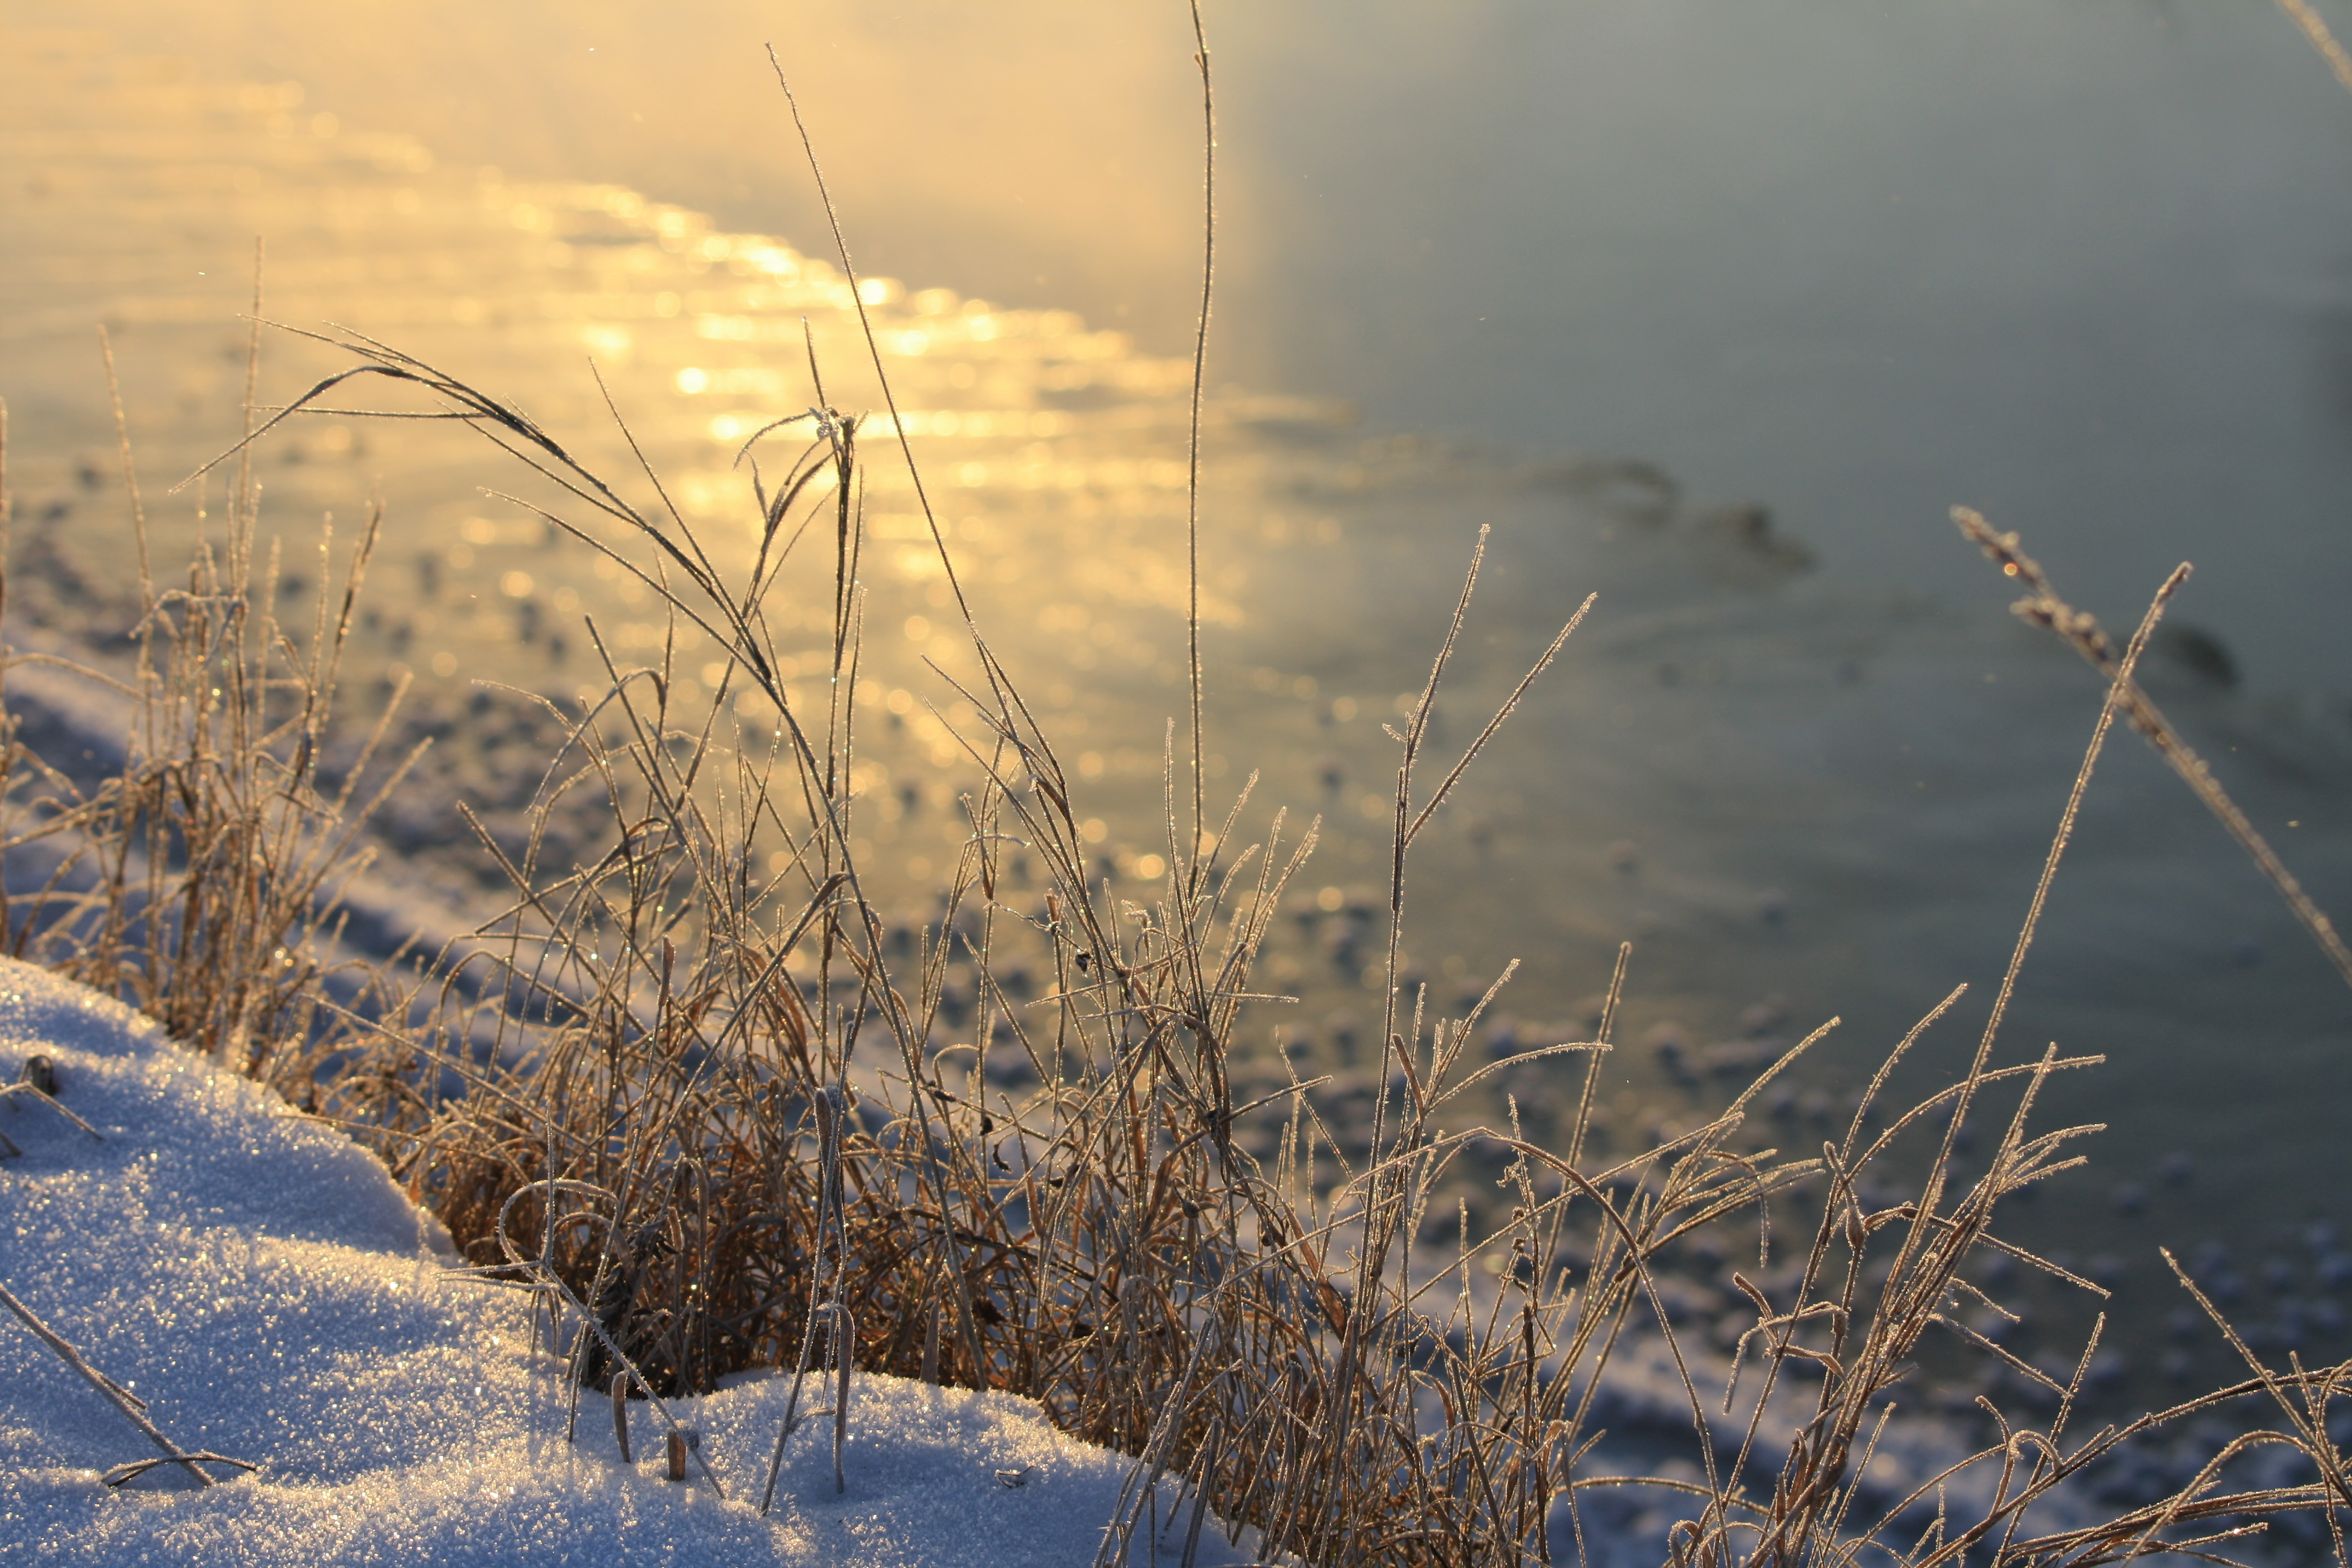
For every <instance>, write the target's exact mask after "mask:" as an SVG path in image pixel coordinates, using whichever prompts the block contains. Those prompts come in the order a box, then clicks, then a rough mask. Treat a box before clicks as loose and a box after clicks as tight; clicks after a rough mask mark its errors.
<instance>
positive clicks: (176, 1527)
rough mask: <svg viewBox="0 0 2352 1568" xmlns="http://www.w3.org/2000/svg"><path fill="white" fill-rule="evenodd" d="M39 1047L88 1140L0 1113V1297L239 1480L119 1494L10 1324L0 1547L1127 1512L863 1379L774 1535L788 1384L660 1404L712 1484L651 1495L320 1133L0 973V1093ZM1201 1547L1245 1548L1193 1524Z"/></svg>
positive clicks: (249, 1553) (75, 1406)
mask: <svg viewBox="0 0 2352 1568" xmlns="http://www.w3.org/2000/svg"><path fill="white" fill-rule="evenodd" d="M36 1053H38V1054H41V1055H45V1056H47V1057H48V1058H50V1059H51V1060H52V1061H53V1062H54V1063H55V1064H56V1067H57V1069H58V1078H59V1085H60V1087H59V1095H58V1098H59V1101H60V1103H62V1104H64V1105H66V1106H68V1107H69V1108H70V1109H72V1110H74V1111H75V1112H76V1113H77V1114H78V1115H79V1116H81V1117H83V1118H86V1119H87V1120H88V1121H89V1122H90V1123H91V1124H92V1125H93V1126H94V1127H95V1128H96V1129H97V1131H99V1132H100V1134H101V1135H102V1137H103V1142H98V1141H93V1139H92V1138H90V1137H89V1135H87V1134H85V1133H84V1132H82V1131H79V1130H78V1129H76V1128H75V1127H74V1126H73V1125H72V1124H71V1123H70V1122H69V1121H66V1120H65V1119H63V1118H61V1117H58V1115H56V1114H55V1113H54V1112H53V1111H51V1110H48V1109H47V1107H44V1106H41V1105H39V1104H38V1103H37V1102H35V1101H33V1100H31V1098H30V1097H29V1096H24V1095H19V1096H17V1097H16V1098H14V1099H12V1100H9V1101H8V1107H9V1108H8V1109H5V1110H0V1130H5V1132H6V1134H7V1136H8V1138H9V1139H10V1141H12V1142H15V1143H16V1145H17V1146H18V1147H19V1148H20V1149H22V1150H23V1154H22V1155H21V1157H19V1158H17V1159H14V1160H10V1161H6V1162H5V1163H0V1283H4V1284H5V1285H6V1286H7V1287H8V1288H9V1289H11V1290H12V1291H13V1292H14V1293H15V1294H16V1297H17V1298H18V1299H19V1300H21V1301H22V1302H23V1303H24V1305H25V1306H26V1308H28V1309H29V1310H32V1311H33V1312H35V1313H37V1315H39V1317H40V1318H42V1319H43V1320H44V1321H46V1322H47V1324H48V1326H49V1327H50V1328H51V1329H53V1330H54V1331H56V1332H58V1334H60V1335H62V1336H63V1337H64V1338H66V1339H67V1340H68V1341H70V1342H72V1343H73V1344H74V1345H75V1346H76V1347H77V1348H78V1349H79V1351H80V1352H81V1353H82V1354H83V1355H84V1356H85V1357H86V1358H87V1359H88V1360H89V1363H91V1364H92V1365H94V1366H95V1367H96V1368H97V1369H98V1370H99V1371H100V1372H101V1373H105V1374H106V1375H108V1376H110V1377H111V1378H112V1379H113V1380H115V1381H116V1382H117V1383H118V1384H121V1385H123V1386H124V1387H125V1388H127V1389H129V1390H130V1391H131V1393H133V1394H136V1395H137V1396H138V1397H139V1398H140V1399H142V1400H144V1401H145V1402H146V1405H147V1415H148V1418H149V1419H150V1420H151V1421H152V1422H153V1423H154V1424H155V1425H156V1426H158V1427H159V1428H160V1429H161V1430H162V1431H163V1433H164V1434H165V1435H167V1436H169V1437H170V1438H171V1439H172V1440H173V1442H175V1443H176V1444H178V1445H179V1447H181V1448H183V1449H185V1450H189V1451H194V1450H199V1449H210V1450H212V1451H214V1452H216V1453H220V1454H226V1455H230V1456H234V1457H236V1458H242V1459H247V1460H250V1461H253V1462H254V1463H256V1464H257V1466H258V1468H257V1470H255V1471H254V1472H253V1473H252V1474H250V1475H237V1474H236V1472H234V1471H232V1470H229V1469H227V1468H224V1467H220V1466H215V1467H212V1469H213V1473H214V1474H215V1476H216V1477H218V1478H222V1484H220V1485H217V1486H215V1487H213V1488H210V1489H198V1488H197V1487H196V1486H195V1484H194V1482H193V1481H192V1480H190V1479H188V1478H187V1477H186V1475H185V1473H184V1471H182V1470H181V1469H179V1468H177V1467H175V1466H173V1465H169V1464H166V1465H162V1466H159V1467H157V1468H154V1469H152V1470H150V1471H148V1472H147V1473H146V1474H145V1475H144V1476H142V1477H141V1478H139V1479H135V1480H132V1481H131V1482H129V1483H127V1484H126V1485H124V1486H122V1487H121V1488H119V1489H110V1488H108V1487H107V1486H105V1485H104V1484H103V1483H102V1482H101V1480H100V1476H101V1474H102V1473H103V1472H105V1471H106V1470H108V1469H109V1468H112V1467H113V1466H115V1465H118V1464H121V1463H123V1462H125V1461H130V1460H137V1459H142V1458H151V1457H153V1455H154V1449H153V1448H152V1447H151V1446H150V1445H149V1443H148V1442H147V1440H146V1439H145V1438H143V1437H142V1436H141V1435H140V1434H139V1433H138V1431H137V1430H136V1429H135V1428H134V1427H133V1426H131V1423H130V1422H129V1421H128V1420H127V1419H126V1418H125V1417H124V1415H122V1414H121V1412H120V1411H118V1410H117V1409H115V1408H114V1407H113V1406H112V1405H110V1404H109V1403H108V1402H107V1400H106V1399H105V1398H104V1397H103V1396H101V1395H100V1394H99V1393H98V1392H97V1391H96V1390H95V1389H93V1388H92V1387H91V1386H90V1385H89V1384H88V1383H86V1382H85V1381H83V1380H82V1379H81V1378H80V1377H79V1376H77V1375H76V1373H74V1372H73V1371H72V1370H71V1369H70V1368H68V1366H67V1365H66V1364H65V1363H64V1362H63V1361H62V1360H60V1359H59V1358H58V1356H57V1355H56V1354H55V1353H54V1352H52V1351H51V1350H50V1349H49V1348H48V1347H47V1346H46V1345H44V1344H43V1343H42V1342H40V1341H39V1340H38V1339H37V1338H36V1337H35V1336H34V1335H33V1334H32V1333H31V1332H29V1331H26V1328H25V1326H24V1325H22V1324H21V1323H19V1322H18V1321H16V1319H15V1318H14V1317H12V1316H8V1315H6V1314H5V1313H0V1454H5V1456H6V1458H5V1462H0V1557H5V1558H7V1559H8V1560H10V1561H38V1562H41V1563H59V1564H66V1563H81V1564H92V1565H100V1568H130V1565H132V1564H140V1565H143V1568H163V1565H164V1564H171V1563H191V1564H194V1563H206V1564H210V1563H223V1562H227V1563H240V1564H249V1565H251V1568H276V1565H284V1568H298V1565H299V1568H341V1565H344V1564H352V1565H357V1564H362V1563H370V1564H373V1563H403V1564H406V1563H418V1562H426V1563H435V1564H436V1568H463V1565H466V1564H472V1563H485V1564H487V1563H499V1564H537V1563H545V1564H556V1563H600V1564H601V1563H672V1562H677V1563H786V1564H803V1563H804V1564H812V1565H814V1564H818V1563H824V1564H827V1565H835V1568H863V1565H869V1564H870V1565H873V1568H884V1565H899V1564H904V1565H909V1568H912V1565H916V1564H921V1565H925V1568H950V1565H969V1568H1013V1565H1022V1568H1026V1565H1031V1564H1036V1565H1045V1564H1065V1563H1066V1564H1085V1563H1090V1562H1092V1561H1093V1558H1094V1555H1095V1552H1096V1550H1097V1546H1098V1545H1099V1543H1100V1542H1101V1540H1102V1534H1103V1529H1104V1526H1105V1524H1106V1522H1107V1521H1108V1520H1109V1519H1111V1517H1112V1516H1113V1514H1114V1512H1115V1511H1116V1510H1117V1508H1118V1496H1119V1491H1120V1487H1121V1484H1122V1482H1123V1481H1124V1480H1125V1479H1126V1478H1127V1475H1128V1472H1129V1463H1130V1462H1129V1460H1127V1459H1125V1458H1121V1457H1119V1456H1118V1455H1115V1454H1111V1453H1108V1452H1106V1451H1104V1450H1101V1449H1097V1448H1092V1447H1087V1446H1086V1445H1084V1444H1081V1443H1079V1442H1076V1440H1074V1439H1072V1438H1070V1437H1068V1436H1064V1435H1063V1434H1061V1433H1059V1432H1057V1431H1055V1429H1054V1428H1053V1427H1052V1426H1050V1425H1049V1424H1048V1423H1047V1422H1046V1421H1045V1417H1044V1415H1043V1414H1042V1413H1041V1412H1040V1411H1039V1409H1038V1408H1037V1407H1036V1406H1035V1405H1033V1404H1031V1403H1029V1402H1026V1401H1024V1400H1021V1399H1016V1398H1013V1397H1012V1396H1010V1395H1006V1394H980V1393H975V1392H971V1391H969V1390H958V1389H941V1388H934V1387H930V1386H928V1385H925V1384H916V1383H908V1382H905V1381H902V1380H899V1379H895V1378H887V1377H877V1376H865V1375H860V1376H859V1377H858V1378H857V1379H856V1382H855V1384H854V1385H853V1393H852V1402H851V1407H850V1409H851V1415H850V1421H849V1441H848V1447H847V1452H846V1460H845V1471H846V1478H847V1490H846V1492H845V1493H844V1494H836V1493H835V1489H834V1480H833V1468H832V1463H831V1454H830V1451H829V1442H828V1440H827V1434H828V1432H829V1427H830V1423H829V1422H820V1423H811V1424H809V1425H806V1426H803V1428H802V1430H801V1431H800V1432H799V1433H798V1434H797V1435H796V1436H795V1437H794V1439H793V1446H792V1447H791V1449H790V1450H789V1452H788V1458H787V1459H786V1462H785V1468H784V1472H783V1478H782V1483H781V1484H780V1485H779V1487H778V1489H777V1497H776V1503H775V1507H774V1509H773V1510H772V1513H771V1514H770V1516H769V1517H768V1518H766V1519H764V1520H763V1519H761V1517H760V1516H759V1514H758V1512H757V1511H756V1507H755V1504H756V1500H757V1498H758V1494H759V1489H760V1486H761V1481H762V1479H764V1470H765V1465H766V1460H767V1457H768V1453H769V1451H770V1448H771V1446H772V1444H773V1442H774V1438H775V1433H776V1429H777V1424H778V1422H779V1420H780V1419H781V1416H782V1407H783V1403H784V1398H785V1394H786V1390H787V1387H788V1384H789V1380H788V1379H782V1378H777V1377H772V1376H754V1377H751V1378H748V1379H742V1380H737V1381H735V1382H734V1383H733V1384H731V1385H730V1386H728V1387H725V1388H723V1389H721V1390H720V1391H719V1392H718V1393H716V1394H712V1395H710V1396H709V1397H708V1398H704V1399H699V1400H681V1401H676V1402H673V1403H672V1405H671V1408H672V1409H673V1410H674V1411H675V1412H676V1414H677V1415H678V1417H679V1419H680V1420H681V1421H683V1422H685V1423H686V1424H687V1425H688V1426H690V1427H692V1428H693V1429H694V1430H696V1431H697V1432H698V1433H699V1434H700V1436H701V1439H702V1441H701V1450H700V1451H701V1454H702V1456H703V1458H705V1459H707V1460H708V1462H709V1465H710V1467H711V1469H712V1471H713V1472H714V1473H715V1475H716V1476H717V1478H718V1480H719V1484H720V1485H721V1486H722V1487H723V1488H724V1489H725V1492H726V1498H725V1500H721V1499H720V1498H719V1497H718V1496H717V1495H715V1494H714V1493H713V1491H712V1490H711V1489H710V1488H709V1485H707V1484H705V1483H704V1482H702V1481H701V1480H699V1479H695V1480H692V1481H690V1482H688V1483H686V1484H679V1483H675V1482H672V1481H670V1480H669V1479H667V1465H666V1461H665V1458H664V1454H663V1444H662V1442H661V1440H660V1435H659V1428H658V1427H657V1425H656V1420H655V1418H654V1417H653V1415H651V1413H650V1412H649V1411H648V1410H647V1409H646V1405H644V1404H643V1403H642V1402H639V1403H636V1404H634V1405H632V1407H631V1417H632V1426H633V1434H634V1448H635V1455H636V1462H635V1465H634V1466H625V1465H624V1464H623V1463H622V1461H621V1458H620V1456H619V1452H618V1449H617V1447H616V1445H615V1443H614V1436H613V1433H612V1427H611V1422H610V1417H609V1406H607V1405H604V1403H603V1402H601V1401H597V1402H588V1401H583V1405H582V1409H581V1420H580V1426H579V1439H578V1441H577V1443H576V1444H567V1443H566V1442H565V1441H564V1436H563V1433H564V1423H565V1396H566V1385H565V1384H564V1382H563V1380H562V1376H561V1374H560V1370H559V1368H558V1367H557V1365H556V1363H554V1362H553V1360H552V1359H551V1357H550V1356H549V1355H548V1354H547V1353H546V1352H544V1351H543V1350H541V1351H539V1352H533V1351H532V1350H531V1348H530V1334H529V1331H528V1328H527V1323H526V1319H525V1314H524V1312H523V1310H522V1308H521V1300H522V1299H521V1298H520V1297H519V1296H516V1295H513V1294H511V1293H509V1292H505V1291H500V1290H496V1289H489V1288H486V1287H484V1286H481V1285H478V1284H475V1283H471V1282H468V1281H467V1280H464V1279H458V1278H456V1277H453V1276H450V1275H449V1274H447V1273H446V1268H447V1266H448V1264H449V1262H450V1261H451V1260H450V1259H449V1258H446V1256H445V1255H443V1254H441V1253H438V1252H436V1249H435V1245H434V1242H435V1232H436V1230H437V1226H435V1225H434V1224H433V1223H432V1222H431V1221H430V1220H429V1219H427V1218H425V1216H423V1215H420V1214H419V1212H418V1211H417V1210H416V1209H415V1207H414V1206H413V1205H411V1204H410V1203H409V1202H408V1200H407V1198H406V1197H405V1196H404V1194H403V1193H402V1192H401V1191H400V1190H399V1188H398V1187H397V1186H396V1185H395V1184H394V1183H393V1182H392V1180H391V1179H390V1178H389V1177H388V1176H387V1175H386V1173H384V1171H383V1168H382V1167H381V1166H380V1165H378V1164H377V1163H375V1161H374V1160H373V1158H372V1157H371V1156H369V1155H368V1154H367V1153H366V1152H364V1151H362V1149H360V1148H359V1147H357V1146H356V1145H354V1144H353V1143H352V1142H350V1141H349V1140H348V1139H347V1138H345V1137H344V1136H343V1135H342V1134H341V1133H340V1132H338V1131H335V1130H333V1129H332V1128H331V1127H329V1126H326V1125H324V1124H322V1123H320V1122H319V1121H313V1120H310V1119H309V1118H306V1117H303V1116H301V1115H299V1113H297V1112H295V1111H293V1110H291V1109H289V1107H288V1106H287V1105H286V1104H285V1103H284V1102H283V1101H281V1100H278V1099H277V1098H276V1097H274V1096H272V1095H270V1094H268V1092H266V1091H264V1090H262V1089H259V1088H257V1086H255V1085H253V1084H251V1083H249V1082H246V1081H244V1080H241V1079H236V1078H234V1077H232V1076H230V1075H227V1074H226V1073H223V1072H221V1071H219V1070H217V1069H215V1068H213V1067H212V1066H211V1065H210V1064H209V1063H207V1062H205V1061H203V1060H200V1059H198V1058H194V1057H193V1056H192V1055H190V1054H188V1053H186V1052H184V1051H182V1050H181V1049H179V1048H178V1047H175V1046H173V1044H172V1043H171V1042H170V1041H169V1040H167V1039H165V1038H164V1037H163V1035H162V1034H161V1032H160V1031H159V1030H158V1029H157V1028H156V1026H154V1025H153V1024H152V1023H151V1022H149V1021H147V1020H145V1019H142V1018H141V1017H139V1016H137V1015H135V1014H134V1013H132V1012H131V1011H130V1010H128V1009H127V1008H124V1007H122V1006H120V1005H116V1004H114V1003H112V1002H110V1001H108V1000H106V999H104V998H101V997H99V996H97V995H95V994H92V993H90V992H89V991H87V990H84V989H82V988H80V987H79V986H76V985H74V984H71V983H69V982H67V981H64V980H61V979H59V978H58V977H56V976H54V975H51V974H48V973H45V972H43V971H40V970H37V969H34V968H31V967H28V966H26V965H24V964H21V963H14V962H11V961H6V960H0V1078H5V1080H6V1081H9V1082H14V1081H16V1076H17V1073H18V1071H19V1070H20V1068H21V1067H22V1064H23V1061H24V1058H26V1057H28V1056H31V1055H33V1054H36ZM442 1245H443V1246H444V1247H446V1240H445V1241H443V1242H442ZM1000 1472H1005V1473H1006V1475H1005V1477H1004V1478H1003V1479H1001V1478H1000ZM1007 1479H1012V1480H1015V1481H1017V1482H1018V1483H1019V1484H1017V1485H1008V1484H1006V1480H1007ZM1163 1490H1164V1489H1163ZM1165 1513H1166V1517H1165V1518H1164V1519H1163V1520H1162V1521H1160V1522H1161V1526H1162V1527H1161V1529H1160V1531H1159V1532H1158V1533H1159V1541H1158V1542H1156V1543H1155V1542H1153V1541H1152V1540H1151V1539H1150V1536H1149V1534H1148V1532H1147V1531H1138V1534H1137V1537H1136V1539H1135V1542H1134V1549H1133V1552H1132V1555H1131V1558H1130V1561H1131V1562H1134V1563H1149V1562H1151V1561H1153V1551H1154V1546H1155V1544H1157V1547H1158V1552H1159V1556H1158V1561H1160V1562H1163V1563H1173V1562H1175V1561H1176V1560H1177V1559H1178V1558H1179V1557H1181V1550H1182V1539H1183V1533H1184V1530H1185V1527H1186V1525H1187V1524H1188V1523H1189V1510H1186V1509H1180V1508H1179V1507H1177V1506H1176V1505H1175V1504H1174V1502H1173V1501H1172V1500H1171V1502H1170V1503H1169V1504H1168V1505H1167V1507H1166V1510H1165ZM28 1549H29V1550H28ZM20 1552H23V1553H27V1554H26V1555H24V1556H19V1555H18V1554H19V1553H20ZM1199 1560H1200V1561H1201V1562H1202V1563H1242V1562H1247V1561H1249V1555H1248V1553H1247V1552H1245V1551H1243V1550H1239V1549H1236V1548H1234V1547H1233V1546H1230V1545H1228V1544H1227V1542H1225V1541H1224V1539H1223V1536H1222V1535H1221V1534H1220V1533H1219V1532H1218V1531H1217V1529H1216V1528H1215V1526H1214V1523H1213V1521H1211V1522H1210V1523H1209V1525H1208V1526H1207V1527H1206V1528H1204V1529H1203V1530H1202V1537H1201V1552H1200V1559H1199Z"/></svg>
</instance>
